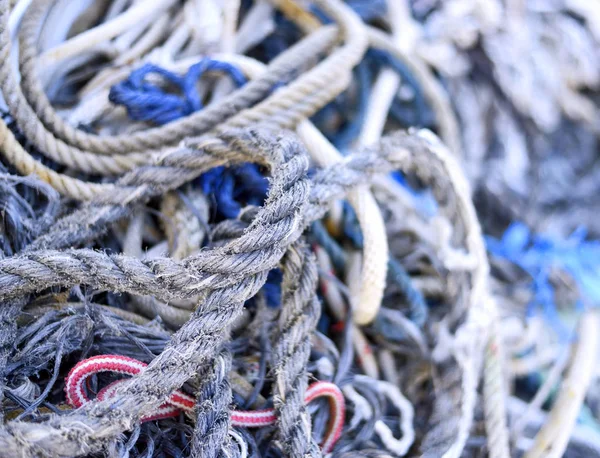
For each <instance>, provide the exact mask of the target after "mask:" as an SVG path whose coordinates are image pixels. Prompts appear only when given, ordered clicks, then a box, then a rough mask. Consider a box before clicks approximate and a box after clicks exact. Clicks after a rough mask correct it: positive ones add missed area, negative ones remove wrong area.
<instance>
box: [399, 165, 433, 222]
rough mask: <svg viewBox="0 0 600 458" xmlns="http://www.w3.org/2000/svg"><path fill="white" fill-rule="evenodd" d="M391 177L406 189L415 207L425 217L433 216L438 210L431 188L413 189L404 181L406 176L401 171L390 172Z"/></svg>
mask: <svg viewBox="0 0 600 458" xmlns="http://www.w3.org/2000/svg"><path fill="white" fill-rule="evenodd" d="M391 175H392V178H393V179H394V180H395V181H396V182H397V183H398V184H400V185H401V186H402V187H403V188H404V189H406V190H407V191H408V193H409V194H410V196H411V198H412V200H413V203H414V205H415V208H416V209H417V211H419V213H421V215H422V216H424V217H426V218H430V217H432V216H434V215H435V214H436V213H437V211H438V204H437V202H436V200H435V198H434V197H433V195H432V193H431V190H430V189H426V190H423V191H417V190H415V189H414V188H413V187H412V186H411V185H410V184H409V183H408V181H406V177H405V176H404V174H403V173H402V172H398V171H396V172H392V173H391Z"/></svg>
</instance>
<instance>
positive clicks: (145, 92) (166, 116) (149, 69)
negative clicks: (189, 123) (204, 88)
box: [108, 57, 247, 125]
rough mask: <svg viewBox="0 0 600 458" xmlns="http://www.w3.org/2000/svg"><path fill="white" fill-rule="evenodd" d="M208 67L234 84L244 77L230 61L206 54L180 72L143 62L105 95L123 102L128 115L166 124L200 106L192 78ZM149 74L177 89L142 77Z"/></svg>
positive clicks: (199, 76)
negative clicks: (169, 90) (167, 87)
mask: <svg viewBox="0 0 600 458" xmlns="http://www.w3.org/2000/svg"><path fill="white" fill-rule="evenodd" d="M208 71H218V72H221V73H223V74H225V75H227V76H229V77H230V78H231V80H232V81H233V82H234V83H235V84H236V85H237V86H238V87H240V86H243V85H244V84H246V81H247V80H246V77H245V76H244V74H243V73H242V72H241V71H240V70H239V69H238V68H237V67H235V66H234V65H231V64H229V63H227V62H221V61H218V60H214V59H210V58H208V57H205V58H204V59H202V60H201V61H200V62H198V63H197V64H194V65H192V66H191V67H190V68H189V69H188V71H187V73H186V74H185V75H183V76H179V75H177V74H175V73H173V72H170V71H168V70H165V69H164V68H161V67H159V66H158V65H153V64H145V65H143V66H142V67H140V68H138V69H136V70H134V71H133V72H131V74H130V75H129V77H128V78H127V79H125V80H124V81H121V82H120V83H117V84H115V85H114V86H112V87H111V88H110V92H109V95H108V99H109V100H110V101H111V102H112V103H114V104H116V105H122V106H124V107H125V108H126V109H127V114H128V115H129V117H130V118H131V119H134V120H136V121H150V122H154V123H155V124H159V125H161V124H166V123H168V122H171V121H174V120H175V119H179V118H181V117H183V116H187V115H189V114H191V113H193V112H194V111H198V110H201V109H202V108H203V107H204V106H203V104H202V100H201V99H200V94H199V93H198V91H197V90H196V82H197V81H198V80H199V79H200V78H201V77H202V75H204V73H206V72H208ZM151 74H152V75H159V76H161V77H162V79H163V80H164V81H165V82H166V83H168V85H170V86H173V87H174V88H175V89H176V90H177V92H178V93H167V92H165V88H163V87H160V86H157V85H155V84H153V83H150V82H148V81H146V77H147V76H148V75H151Z"/></svg>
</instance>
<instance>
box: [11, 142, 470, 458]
mask: <svg viewBox="0 0 600 458" xmlns="http://www.w3.org/2000/svg"><path fill="white" fill-rule="evenodd" d="M237 147H238V149H242V150H244V151H245V152H247V151H248V150H249V149H251V148H252V147H254V148H257V149H259V150H264V152H263V154H266V155H267V157H269V156H272V155H275V156H276V157H279V159H277V158H276V159H273V160H272V161H273V164H279V165H275V166H274V168H273V182H272V189H271V192H270V197H269V199H268V200H267V202H266V205H265V207H264V208H263V209H262V210H260V211H259V213H258V215H257V217H256V219H255V220H254V221H253V223H252V224H251V226H250V227H249V229H248V230H247V232H245V234H244V235H243V236H242V237H240V238H239V239H237V240H235V241H233V242H230V243H229V244H228V245H226V246H225V247H223V248H222V249H221V248H218V249H215V250H208V251H206V252H202V253H201V254H200V255H198V256H196V257H194V258H193V259H188V260H186V261H184V262H183V263H182V264H183V265H180V264H178V263H175V262H172V261H167V260H164V262H163V261H162V260H156V261H153V262H154V264H152V268H150V267H149V265H146V264H143V263H140V261H139V260H133V259H127V258H125V257H119V258H113V257H110V256H107V255H103V254H98V253H94V252H92V251H90V250H73V251H66V252H62V253H61V252H47V253H46V254H43V252H42V253H35V254H34V253H31V254H30V255H24V256H21V257H16V258H13V259H9V260H2V261H0V270H2V271H3V272H5V273H3V274H1V275H0V284H2V285H3V286H4V285H6V286H7V288H3V294H2V295H1V296H0V297H1V298H2V299H6V298H9V297H11V296H13V295H20V294H25V293H27V292H28V291H33V290H39V289H42V288H46V287H48V286H50V285H51V284H55V285H64V286H66V285H69V284H77V283H81V282H85V283H89V284H91V285H93V286H96V287H105V288H108V289H113V288H116V290H120V291H131V292H134V293H139V292H140V289H143V290H144V291H149V290H150V291H153V292H156V293H157V296H158V297H163V298H164V297H165V294H161V292H160V291H157V288H156V286H153V283H154V282H157V281H158V282H160V284H161V285H162V288H163V289H164V290H165V291H168V293H167V295H171V294H172V295H176V293H175V292H173V291H172V290H171V291H169V288H170V287H175V288H177V289H178V290H181V291H184V292H183V296H186V295H187V294H189V293H192V294H196V293H198V292H200V291H202V289H204V287H208V286H209V285H203V284H202V283H200V285H197V284H194V282H197V281H198V279H200V280H201V278H203V277H202V275H214V276H212V277H211V285H210V288H211V290H210V292H208V293H207V294H206V296H205V299H204V301H203V302H202V303H201V304H200V306H199V307H198V309H197V310H196V312H195V313H194V314H193V315H192V318H191V320H190V321H189V322H188V323H187V324H186V325H184V326H183V327H182V328H181V329H180V331H179V332H177V333H176V334H175V335H174V337H173V339H172V341H171V344H170V345H169V346H168V347H167V348H166V349H165V351H164V352H163V353H162V354H161V355H160V356H158V357H157V358H156V359H155V360H154V361H153V362H152V363H151V365H150V366H149V367H148V369H147V370H146V371H145V372H144V374H142V375H141V376H139V377H137V378H135V379H134V380H133V381H132V382H131V383H130V384H128V386H127V387H126V388H124V389H123V390H122V391H121V392H120V395H121V397H120V398H119V401H116V402H113V403H111V405H110V407H109V406H107V402H94V403H91V404H90V405H89V406H86V407H84V408H83V409H82V411H83V412H84V413H85V414H84V413H79V412H76V413H74V414H72V415H69V416H67V417H63V418H60V419H58V418H56V417H52V418H51V419H50V420H49V421H48V422H46V423H42V424H36V425H31V424H25V423H20V422H16V423H15V422H13V423H11V424H9V425H8V426H7V428H6V430H5V431H2V432H0V444H1V445H2V446H3V448H4V449H6V450H16V449H19V448H20V447H26V448H25V449H24V450H26V451H27V452H29V453H30V454H33V453H36V452H40V453H41V449H40V448H39V444H38V443H36V441H35V440H34V438H35V437H38V435H37V434H39V433H41V431H44V433H43V434H44V438H45V440H44V449H45V450H47V451H46V453H57V454H60V453H62V454H63V455H59V456H64V455H68V454H77V453H85V452H88V451H90V450H97V449H98V448H99V447H101V446H102V444H103V443H104V440H105V439H107V438H109V437H112V436H113V435H115V434H119V433H120V431H122V430H124V429H128V428H130V427H131V425H132V422H133V421H135V419H136V418H139V416H140V415H143V413H144V412H146V411H148V410H150V409H152V408H153V407H155V406H156V405H158V404H160V402H161V401H162V399H164V397H165V396H166V395H168V393H170V392H171V391H172V390H173V389H175V388H177V387H178V386H180V385H181V384H182V383H183V382H184V381H185V380H186V379H187V378H189V377H190V376H191V375H192V374H193V372H194V371H195V370H196V368H197V367H198V365H199V364H202V362H203V361H205V358H206V357H207V356H208V355H210V353H211V352H212V351H213V349H214V348H215V345H218V343H219V342H220V341H221V339H222V337H223V332H224V329H226V328H227V324H228V323H231V322H232V320H233V319H234V318H235V316H237V313H239V310H240V308H241V305H242V304H243V302H244V300H245V299H247V298H248V297H251V296H252V295H254V294H255V293H256V291H257V290H258V289H259V288H260V286H261V285H262V284H263V283H264V281H265V272H264V271H263V272H257V270H258V269H255V268H254V266H253V263H260V265H261V267H262V268H263V269H269V268H272V267H274V266H275V265H276V263H277V262H278V260H279V259H280V258H281V256H282V255H283V251H284V250H285V246H287V244H289V243H292V242H293V240H295V239H296V238H297V237H298V236H299V234H300V233H301V230H302V228H303V227H304V226H305V225H306V224H308V223H310V222H311V221H312V220H314V219H316V218H319V217H321V216H322V215H323V214H324V212H325V211H326V209H327V207H328V203H329V202H330V200H331V199H333V198H336V197H339V196H341V195H343V193H344V192H346V191H347V190H348V189H351V188H352V187H354V186H356V185H357V184H360V183H363V182H365V180H368V177H369V176H371V175H372V174H375V173H381V172H384V171H389V170H390V169H392V168H399V169H401V170H404V171H407V172H409V171H416V172H417V173H418V174H419V175H420V176H421V178H422V179H424V181H426V182H427V183H428V184H433V185H434V186H433V190H434V193H435V194H436V195H440V200H441V204H442V210H448V207H446V206H447V205H448V204H450V210H451V214H452V215H453V216H454V218H453V219H455V220H456V224H457V225H461V224H462V221H463V220H462V216H461V215H462V214H461V212H460V211H459V212H455V209H454V205H453V204H454V200H453V199H452V198H451V197H452V196H451V194H452V192H453V191H452V189H453V188H452V187H451V186H450V185H449V183H444V179H446V178H447V177H446V176H445V175H444V174H443V173H440V172H441V171H437V172H436V171H435V170H436V167H439V166H441V165H436V164H438V160H439V159H438V157H437V156H436V155H435V154H433V155H432V154H431V153H430V152H429V151H430V150H429V141H428V140H426V139H425V138H422V137H417V136H413V135H406V134H400V135H397V136H394V137H391V138H389V139H386V140H384V141H383V142H382V143H381V145H379V150H378V151H377V150H375V149H371V150H369V149H367V150H365V151H363V152H361V153H360V154H355V155H351V156H349V157H347V158H346V160H345V161H344V162H343V164H342V165H341V166H336V167H335V168H330V169H325V170H323V171H321V172H320V173H318V174H317V175H316V176H315V177H314V178H313V179H312V182H313V189H312V191H311V190H309V182H308V181H306V179H305V178H302V173H303V172H302V170H306V166H307V162H306V156H305V154H300V151H302V149H298V148H299V146H298V145H297V144H296V143H295V142H290V140H289V139H281V140H280V144H279V145H278V147H279V148H280V149H281V150H282V152H283V153H282V152H280V153H279V154H276V153H274V152H273V151H272V150H271V149H270V148H272V145H270V143H269V141H268V140H266V139H264V137H261V136H258V137H257V136H256V134H250V135H248V134H246V135H245V136H244V140H243V141H239V142H238V143H237ZM237 154H239V153H237ZM257 155H259V154H258V153H257ZM290 156H291V159H290ZM284 158H286V160H284ZM292 159H293V160H292ZM301 164H304V165H301ZM441 167H444V166H441ZM158 170H160V169H157V171H158ZM158 174H160V172H158ZM149 176H152V175H151V174H147V175H146V177H149ZM440 180H441V181H440ZM432 181H433V183H431V182H432ZM275 196H278V197H277V198H276V197H275ZM107 208H111V207H107ZM290 212H291V213H290ZM282 244H283V245H282ZM257 246H258V247H261V248H266V247H272V246H275V247H276V248H270V249H269V248H267V249H266V250H264V251H256V247H257ZM248 250H250V251H248ZM217 252H218V253H219V254H220V256H215V253H217ZM244 253H247V255H244ZM79 254H82V255H83V258H84V259H85V264H84V263H83V262H82V259H80V258H78V256H79ZM46 255H47V257H44V258H43V260H44V263H45V264H40V263H39V261H40V260H41V259H42V258H40V256H46ZM224 259H225V260H226V262H225V264H226V265H228V266H229V267H228V270H227V271H228V272H231V271H233V272H236V273H235V274H234V275H231V274H230V275H229V278H224V277H227V275H224V274H223V269H222V267H220V266H222V265H223V260H224ZM36 260H37V261H38V262H36ZM211 260H212V262H211ZM15 261H17V262H15ZM21 261H23V263H22V265H21V268H19V266H18V264H19V263H21ZM98 263H99V264H98ZM215 264H216V265H215ZM194 265H200V266H203V268H207V269H210V270H209V271H207V272H203V273H202V272H200V276H198V277H197V276H196V275H197V273H196V272H194V273H193V275H190V273H189V272H187V271H186V267H187V268H189V267H192V266H194ZM49 266H51V269H50V268H49ZM100 266H102V268H103V269H105V272H104V274H100V275H97V276H95V275H93V274H92V272H98V271H97V267H100ZM184 266H185V267H184ZM244 266H245V267H244ZM7 268H8V270H9V271H10V273H9V274H6V269H7ZM32 268H33V271H31V272H30V269H32ZM163 268H166V270H164V269H163ZM79 269H84V272H83V273H81V272H79V271H78V270H79ZM31 274H33V275H31ZM128 275H132V276H133V278H128ZM182 275H183V278H184V280H183V281H181V280H180V278H181V276H182ZM204 278H208V277H204ZM231 278H236V280H237V283H233V284H232V280H231ZM15 279H18V280H17V281H18V283H19V286H18V287H16V288H15V287H14V286H13V287H11V286H10V282H13V281H15ZM132 280H135V281H132ZM138 282H140V283H138ZM213 282H214V283H213ZM148 288H149V289H148ZM213 288H222V289H213ZM177 297H181V295H179V294H177ZM156 374H162V377H156ZM165 374H168V375H167V376H165ZM157 380H158V381H159V383H157ZM146 382H151V383H150V384H147V383H146ZM140 398H143V399H144V401H145V402H144V405H143V406H141V405H140V404H139V399H140ZM107 409H108V410H107ZM117 419H118V420H117ZM81 422H83V424H87V425H88V426H89V427H90V428H89V429H88V428H86V430H85V431H82V430H81V428H79V427H76V425H80V424H81ZM73 428H75V429H74V430H75V431H77V433H73ZM35 431H37V433H36V432H35ZM66 431H70V434H68V438H67V437H65V436H66ZM32 434H33V436H32ZM83 443H85V446H84V445H81V444H83ZM81 447H84V449H82V448H81Z"/></svg>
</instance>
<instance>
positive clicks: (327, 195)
mask: <svg viewBox="0 0 600 458" xmlns="http://www.w3.org/2000/svg"><path fill="white" fill-rule="evenodd" d="M239 134H242V133H241V132H239ZM245 135H246V137H247V136H248V133H246V134H245ZM246 141H248V139H247V138H246ZM213 143H214V144H218V145H219V147H221V146H222V145H223V143H222V140H219V141H218V142H216V141H215V142H212V143H211V145H212V144H213ZM206 144H208V142H207V143H206ZM240 144H241V143H240ZM235 146H238V145H235ZM244 146H247V145H244ZM266 146H267V145H263V147H266ZM298 148H299V147H298ZM424 149H426V143H424V142H422V141H419V140H418V139H417V138H416V137H413V136H408V135H398V136H396V137H392V138H389V139H386V140H385V141H384V142H382V144H381V148H379V151H377V150H376V149H375V148H373V149H366V150H364V151H362V152H361V153H358V154H354V155H350V156H348V157H346V158H345V160H344V161H343V162H342V163H341V164H339V165H336V166H334V167H330V168H327V169H323V170H322V171H320V172H319V173H317V174H316V175H315V176H314V177H313V178H312V183H313V187H312V189H311V190H310V197H309V200H308V202H307V206H306V207H305V209H300V208H298V210H297V211H298V213H299V217H298V223H299V226H298V227H297V228H296V230H298V231H300V230H302V228H303V227H305V226H306V225H308V224H310V223H311V222H312V221H314V220H316V219H318V218H320V217H321V216H323V214H324V213H325V212H326V211H327V208H328V203H329V202H330V201H331V200H332V199H334V198H336V197H339V196H342V195H343V194H344V193H345V192H346V191H347V190H348V189H351V188H352V187H354V186H356V185H358V184H361V183H365V182H367V181H368V179H369V176H372V175H374V174H377V173H382V172H386V171H391V170H395V169H402V170H405V171H412V170H414V168H415V164H418V163H419V162H421V164H422V165H423V166H424V165H425V163H426V162H427V161H428V160H429V159H422V158H421V157H427V156H426V155H424V154H421V155H420V153H422V152H423V150H424ZM238 151H239V149H238ZM191 152H192V151H191V150H189V151H188V152H187V153H188V154H186V156H185V157H184V160H185V162H183V163H193V160H194V156H193V154H191ZM245 152H246V151H243V152H242V154H243V153H245ZM242 154H240V153H239V152H238V153H237V155H235V156H234V154H232V153H229V154H228V155H229V156H230V157H247V156H243V155H242ZM201 157H204V156H201ZM254 157H255V158H257V157H259V154H258V153H256V154H255V156H254ZM297 160H300V159H297V158H296V157H294V158H293V160H291V161H290V163H289V164H285V165H284V166H282V169H285V170H286V171H287V169H289V168H290V167H294V166H297V165H296V161H297ZM146 170H148V171H150V172H151V173H143V174H139V175H137V176H135V179H137V178H138V177H141V178H142V179H148V178H157V183H158V185H157V186H156V189H161V188H160V187H161V185H163V183H164V184H165V186H173V187H178V186H179V185H180V183H179V180H173V179H172V178H173V177H177V176H178V174H180V173H181V171H184V170H183V169H176V170H175V171H174V170H173V169H172V168H170V167H164V168H161V167H154V168H153V169H146ZM297 170H299V169H297ZM426 170H427V168H419V171H421V172H425V173H427V174H428V173H429V172H426ZM188 173H189V171H188ZM288 173H294V172H293V171H291V172H288ZM295 173H297V172H295ZM132 174H137V171H134V172H131V174H130V175H128V176H131V175H132ZM191 176H192V177H193V176H194V175H191ZM423 178H425V179H427V180H428V182H429V181H431V176H429V177H428V176H426V175H425V174H423ZM437 178H438V176H437V175H436V179H437ZM133 179H134V178H133V177H132V180H133ZM169 180H170V181H171V183H169ZM442 188H445V186H444V185H441V186H440V188H439V190H440V192H442ZM148 189H153V187H152V186H150V187H148ZM283 189H285V188H283ZM445 189H447V187H446V188H445ZM128 191H129V188H124V190H123V194H121V195H124V194H125V195H126V194H127V192H128ZM273 192H277V191H275V189H273ZM443 197H444V199H447V198H448V196H447V195H444V196H443ZM442 203H443V202H442ZM286 204H287V202H283V201H278V202H274V203H273V209H272V210H270V211H271V212H273V213H275V212H278V211H280V208H281V207H282V206H283V205H286ZM126 212H127V209H126V207H123V206H104V207H101V208H94V207H89V209H83V210H81V211H79V212H74V213H73V214H72V215H71V216H68V217H67V218H66V219H65V222H62V221H59V222H58V223H57V224H56V225H55V228H53V229H52V230H51V232H49V233H48V234H47V235H45V236H44V237H43V243H34V244H32V246H33V247H35V248H37V246H39V245H42V246H43V245H45V246H47V247H54V246H57V247H64V246H70V245H76V244H79V243H81V242H82V241H84V240H86V239H88V235H89V234H87V233H86V232H85V231H83V233H82V232H81V229H80V228H79V227H73V224H75V223H76V222H77V221H80V222H81V221H85V222H86V226H96V225H102V226H105V225H106V224H108V223H110V222H112V221H114V220H115V219H116V218H120V217H122V216H124V214H126ZM92 215H100V216H97V217H96V218H92ZM88 218H91V219H88ZM113 218H114V219H113ZM69 227H70V228H71V230H70V232H71V233H69V232H68V231H69ZM249 247H251V248H253V250H252V252H257V251H258V250H261V249H262V248H263V247H268V248H267V251H270V250H276V249H275V248H269V245H268V244H267V243H264V242H263V243H261V244H260V246H257V244H256V243H254V242H252V244H251V245H249ZM32 249H33V248H32ZM246 262H247V263H249V264H250V265H249V266H247V265H241V264H239V257H238V256H237V253H231V254H225V253H221V252H217V251H215V250H207V251H203V252H201V253H199V254H198V255H195V256H191V257H189V258H187V259H186V260H184V261H183V262H180V263H179V262H177V261H175V260H172V259H170V258H158V259H154V260H151V261H144V260H140V259H137V258H130V257H127V256H123V255H107V254H106V253H101V252H96V251H93V250H85V249H84V250H66V251H63V252H58V251H41V252H35V251H32V252H31V253H30V254H23V255H21V256H15V257H12V258H9V259H5V260H0V272H1V273H0V288H1V290H0V299H9V298H13V297H19V296H21V295H22V294H27V293H28V292H33V291H35V290H40V289H44V288H48V287H51V286H54V285H59V284H62V285H76V284H80V283H84V284H89V285H90V286H94V287H95V288H98V289H108V290H112V291H118V292H130V293H133V294H141V295H143V294H152V295H156V297H157V298H160V299H162V300H169V299H175V298H180V299H181V298H188V297H191V296H193V295H197V294H199V293H200V292H202V291H203V290H204V289H205V288H207V287H209V285H210V287H214V288H221V287H225V286H228V285H230V284H231V283H232V282H235V281H236V278H235V275H236V274H238V273H239V272H241V271H243V270H244V269H248V268H250V269H253V272H257V271H260V270H262V269H267V268H272V267H274V264H272V263H270V262H267V261H266V260H261V259H252V260H247V261H246ZM259 262H263V264H260V265H259V264H258V263H259ZM188 269H190V270H188ZM232 274H233V275H232ZM202 282H204V283H202Z"/></svg>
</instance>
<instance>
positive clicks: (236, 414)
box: [65, 355, 345, 453]
mask: <svg viewBox="0 0 600 458" xmlns="http://www.w3.org/2000/svg"><path fill="white" fill-rule="evenodd" d="M146 366H148V365H147V364H146V363H143V362H141V361H138V360H137V359H133V358H129V357H127V356H120V355H99V356H92V357H91V358H88V359H84V360H83V361H80V362H79V363H77V364H76V365H75V367H73V369H71V371H70V372H69V375H68V376H67V379H66V386H65V392H66V395H67V402H68V403H69V405H71V406H72V407H74V408H79V407H81V406H83V405H84V404H86V403H88V402H89V401H90V399H89V398H88V397H87V394H86V392H85V389H84V385H85V382H86V380H87V379H88V378H89V377H91V376H92V375H94V374H98V373H100V372H116V373H118V374H123V375H137V374H139V373H141V372H142V371H143V370H144V368H146ZM124 381H125V380H117V381H116V382H113V383H111V384H110V385H108V386H106V387H105V388H103V389H102V390H100V392H99V393H98V396H97V398H98V399H99V400H101V401H102V400H105V399H110V398H111V397H113V396H114V394H115V392H116V389H117V387H118V386H119V385H120V384H121V383H123V382H124ZM321 397H325V398H327V399H328V400H329V409H330V421H329V425H328V428H327V434H326V435H325V438H324V439H323V443H322V444H321V448H322V449H323V452H324V453H328V452H330V451H331V450H332V449H333V446H334V445H335V443H336V442H337V440H338V439H339V438H340V436H341V435H342V429H343V427H344V418H345V402H344V396H343V394H342V392H341V391H340V389H339V388H338V387H337V385H334V384H333V383H330V382H316V383H313V384H312V385H311V386H309V387H308V389H307V390H306V396H305V398H304V400H305V402H306V403H307V404H308V403H310V402H312V401H313V400H315V399H318V398H321ZM195 405H196V400H195V399H194V398H193V397H192V396H189V395H187V394H185V393H183V392H181V391H179V390H177V391H174V392H173V393H172V394H171V395H170V396H169V398H168V399H167V401H166V402H165V403H164V404H162V405H161V406H160V407H159V408H158V409H157V410H156V411H155V412H153V413H152V414H150V415H147V416H144V417H142V419H141V421H142V422H144V421H151V420H160V419H163V418H169V417H175V416H177V415H179V412H180V411H182V410H183V411H184V412H193V411H194V406H195ZM276 421H277V417H276V415H275V410H274V409H264V410H233V411H232V412H231V424H232V425H233V426H238V427H243V428H260V427H262V426H269V425H272V424H274V423H275V422H276Z"/></svg>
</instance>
